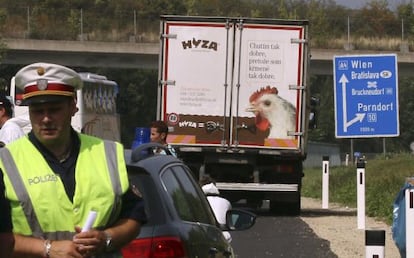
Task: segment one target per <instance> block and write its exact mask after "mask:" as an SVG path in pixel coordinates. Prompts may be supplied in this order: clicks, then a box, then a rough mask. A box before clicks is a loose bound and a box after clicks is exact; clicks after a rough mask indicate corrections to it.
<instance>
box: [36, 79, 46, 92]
mask: <svg viewBox="0 0 414 258" xmlns="http://www.w3.org/2000/svg"><path fill="white" fill-rule="evenodd" d="M37 88H38V89H39V90H46V89H47V80H46V79H39V80H37Z"/></svg>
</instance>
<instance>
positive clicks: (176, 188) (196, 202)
mask: <svg viewBox="0 0 414 258" xmlns="http://www.w3.org/2000/svg"><path fill="white" fill-rule="evenodd" d="M161 179H162V181H163V183H164V185H165V188H166V189H167V192H168V193H169V195H170V197H171V199H172V201H173V203H174V206H175V208H176V210H177V212H178V214H179V216H180V218H181V219H182V220H184V221H190V222H201V223H205V224H212V225H214V223H215V222H214V218H213V217H212V216H211V214H210V212H209V211H208V210H206V203H204V202H203V201H204V200H203V199H202V198H201V197H200V196H199V193H198V191H197V189H196V187H197V186H196V185H195V183H194V181H193V180H191V178H190V175H189V174H188V173H186V171H185V170H184V167H183V166H173V167H168V168H167V169H166V171H164V173H162V176H161ZM207 205H208V204H207Z"/></svg>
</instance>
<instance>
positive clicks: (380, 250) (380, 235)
mask: <svg viewBox="0 0 414 258" xmlns="http://www.w3.org/2000/svg"><path fill="white" fill-rule="evenodd" d="M384 257H385V230H365V258H384Z"/></svg>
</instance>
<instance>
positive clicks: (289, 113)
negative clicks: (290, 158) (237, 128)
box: [246, 86, 296, 139]
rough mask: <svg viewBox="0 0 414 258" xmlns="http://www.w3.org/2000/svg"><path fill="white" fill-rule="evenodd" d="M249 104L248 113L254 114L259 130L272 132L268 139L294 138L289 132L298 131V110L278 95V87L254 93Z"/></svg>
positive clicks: (264, 88) (267, 87) (268, 87)
mask: <svg viewBox="0 0 414 258" xmlns="http://www.w3.org/2000/svg"><path fill="white" fill-rule="evenodd" d="M249 104H250V105H249V107H248V108H247V109H246V111H248V112H253V113H254V115H255V124H256V127H257V129H259V130H261V131H265V130H267V129H269V130H270V132H269V135H268V138H282V139H292V138H294V136H288V134H287V132H288V131H292V132H294V131H295V129H296V109H295V107H294V106H293V105H292V104H291V103H290V102H288V101H287V100H285V99H283V98H282V97H280V96H279V95H278V90H277V88H276V87H271V86H266V87H263V88H261V89H259V90H257V91H255V92H253V94H252V95H251V96H250V98H249Z"/></svg>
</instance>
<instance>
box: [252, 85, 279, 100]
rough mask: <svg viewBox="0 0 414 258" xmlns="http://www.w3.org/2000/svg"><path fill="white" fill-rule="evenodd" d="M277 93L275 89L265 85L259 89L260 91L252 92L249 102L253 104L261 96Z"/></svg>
mask: <svg viewBox="0 0 414 258" xmlns="http://www.w3.org/2000/svg"><path fill="white" fill-rule="evenodd" d="M278 93H279V91H278V90H277V88H276V87H271V86H270V85H267V86H266V87H262V88H260V90H257V91H256V92H254V93H253V94H252V95H251V96H250V98H249V101H250V102H253V101H255V100H257V99H258V98H260V97H261V96H263V94H276V95H277V94H278Z"/></svg>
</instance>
